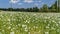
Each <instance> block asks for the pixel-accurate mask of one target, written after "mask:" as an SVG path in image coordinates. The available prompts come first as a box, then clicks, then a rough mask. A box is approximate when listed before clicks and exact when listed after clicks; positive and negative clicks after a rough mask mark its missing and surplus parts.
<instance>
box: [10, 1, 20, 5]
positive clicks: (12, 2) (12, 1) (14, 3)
mask: <svg viewBox="0 0 60 34" xmlns="http://www.w3.org/2000/svg"><path fill="white" fill-rule="evenodd" d="M19 1H20V0H10V3H14V4H15V3H17V2H19Z"/></svg>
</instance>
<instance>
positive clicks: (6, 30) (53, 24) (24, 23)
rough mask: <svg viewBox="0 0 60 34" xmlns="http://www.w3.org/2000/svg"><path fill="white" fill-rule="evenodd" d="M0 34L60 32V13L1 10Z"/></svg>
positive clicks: (47, 33) (50, 33)
mask: <svg viewBox="0 0 60 34" xmlns="http://www.w3.org/2000/svg"><path fill="white" fill-rule="evenodd" d="M0 34H60V13H35V12H0Z"/></svg>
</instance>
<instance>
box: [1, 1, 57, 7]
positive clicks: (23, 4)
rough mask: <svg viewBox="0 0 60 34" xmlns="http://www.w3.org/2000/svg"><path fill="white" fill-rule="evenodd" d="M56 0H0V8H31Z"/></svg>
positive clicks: (50, 3) (49, 3) (52, 2)
mask: <svg viewBox="0 0 60 34" xmlns="http://www.w3.org/2000/svg"><path fill="white" fill-rule="evenodd" d="M55 1H56V0H0V8H9V7H11V6H12V8H31V7H35V6H37V7H39V8H40V7H42V6H43V4H47V5H48V6H51V5H52V4H54V3H55Z"/></svg>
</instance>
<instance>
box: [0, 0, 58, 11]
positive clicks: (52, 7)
mask: <svg viewBox="0 0 60 34" xmlns="http://www.w3.org/2000/svg"><path fill="white" fill-rule="evenodd" d="M0 10H4V11H23V12H59V6H57V1H56V2H55V3H54V4H53V5H52V6H51V7H48V6H47V4H44V5H43V7H41V8H38V7H37V6H35V7H33V8H15V9H14V8H0Z"/></svg>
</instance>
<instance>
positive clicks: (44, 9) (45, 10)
mask: <svg viewBox="0 0 60 34" xmlns="http://www.w3.org/2000/svg"><path fill="white" fill-rule="evenodd" d="M42 11H43V12H48V6H47V5H46V4H44V5H43V7H42Z"/></svg>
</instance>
